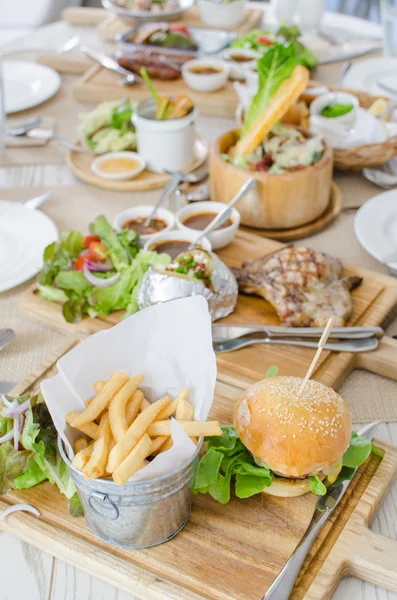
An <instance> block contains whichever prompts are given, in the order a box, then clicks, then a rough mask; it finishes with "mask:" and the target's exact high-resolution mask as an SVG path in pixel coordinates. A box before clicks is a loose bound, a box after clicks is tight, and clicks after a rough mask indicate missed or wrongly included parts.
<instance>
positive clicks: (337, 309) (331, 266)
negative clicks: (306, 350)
mask: <svg viewBox="0 0 397 600" xmlns="http://www.w3.org/2000/svg"><path fill="white" fill-rule="evenodd" d="M342 271H343V266H342V263H341V261H340V260H339V259H337V258H333V257H332V256H329V254H324V253H323V252H318V251H316V250H312V249H310V248H304V247H300V248H285V249H284V250H280V252H277V253H275V254H273V255H271V256H270V257H269V256H264V257H263V258H259V259H257V260H254V261H252V262H246V263H244V264H243V266H242V267H241V269H233V272H234V274H235V276H236V278H237V281H238V286H239V290H240V291H241V292H245V293H247V294H255V295H257V296H262V297H263V298H265V300H267V301H268V302H270V303H271V304H272V305H273V306H274V308H275V309H276V311H277V314H278V316H279V317H280V320H281V324H282V325H285V326H286V327H324V326H325V325H326V324H327V321H328V319H329V318H330V317H334V326H335V327H340V326H343V325H345V324H346V322H347V320H348V318H349V316H350V314H351V312H352V299H351V296H350V291H351V290H353V289H354V288H356V287H357V286H359V285H360V284H361V281H362V279H361V278H360V277H346V276H345V277H344V276H343V275H342Z"/></svg>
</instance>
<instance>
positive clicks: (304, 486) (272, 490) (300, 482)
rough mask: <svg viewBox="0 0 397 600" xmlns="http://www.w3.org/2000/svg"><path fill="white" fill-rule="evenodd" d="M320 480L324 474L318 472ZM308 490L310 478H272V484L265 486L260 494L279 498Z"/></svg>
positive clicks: (290, 496) (301, 493) (305, 492)
mask: <svg viewBox="0 0 397 600" xmlns="http://www.w3.org/2000/svg"><path fill="white" fill-rule="evenodd" d="M319 478H320V479H321V480H323V479H325V475H322V474H319ZM308 492H310V479H308V478H306V479H290V480H288V479H274V480H273V483H272V485H270V486H269V487H265V488H263V490H262V494H269V495H270V496H278V497H279V498H296V497H297V496H303V495H304V494H307V493H308Z"/></svg>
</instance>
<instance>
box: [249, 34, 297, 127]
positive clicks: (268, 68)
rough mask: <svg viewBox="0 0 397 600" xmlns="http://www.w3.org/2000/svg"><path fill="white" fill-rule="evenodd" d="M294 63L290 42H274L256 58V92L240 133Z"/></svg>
mask: <svg viewBox="0 0 397 600" xmlns="http://www.w3.org/2000/svg"><path fill="white" fill-rule="evenodd" d="M296 64H297V61H296V53H295V49H294V47H293V45H292V44H289V45H288V46H283V45H282V44H278V43H276V44H274V45H273V46H272V47H271V48H270V50H268V52H266V54H264V55H263V56H262V58H260V59H259V60H258V75H259V87H258V92H257V93H256V95H255V96H254V98H253V99H252V102H251V104H250V107H249V109H248V110H247V113H246V115H245V118H244V124H243V128H242V135H244V134H245V133H246V132H247V131H248V129H249V128H250V127H251V125H252V124H253V123H254V122H255V121H256V120H257V119H258V117H259V116H260V115H261V114H262V113H263V111H264V110H265V109H266V106H267V105H268V104H269V102H270V99H271V98H272V96H273V95H274V94H275V93H276V92H277V90H278V88H279V87H280V85H281V84H282V83H283V81H285V80H286V79H288V78H289V77H290V76H291V75H292V72H293V70H294V69H295V67H296Z"/></svg>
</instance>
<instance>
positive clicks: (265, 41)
mask: <svg viewBox="0 0 397 600" xmlns="http://www.w3.org/2000/svg"><path fill="white" fill-rule="evenodd" d="M256 41H257V42H259V43H260V44H263V45H264V46H273V43H274V42H273V40H271V39H270V38H268V37H266V36H265V35H260V36H258V37H257V38H256Z"/></svg>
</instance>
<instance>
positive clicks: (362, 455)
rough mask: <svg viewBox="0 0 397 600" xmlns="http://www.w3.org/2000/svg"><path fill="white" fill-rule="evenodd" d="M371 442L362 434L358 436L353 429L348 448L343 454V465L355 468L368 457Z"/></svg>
mask: <svg viewBox="0 0 397 600" xmlns="http://www.w3.org/2000/svg"><path fill="white" fill-rule="evenodd" d="M371 451H372V443H371V442H370V441H369V440H367V438H366V437H364V436H359V435H358V433H356V432H355V431H353V433H352V437H351V440H350V444H349V447H348V449H347V450H346V452H345V453H344V455H343V460H342V463H343V466H344V467H350V468H353V469H355V468H356V467H359V466H360V465H362V464H363V463H365V461H366V460H367V459H368V458H369V456H370V454H371Z"/></svg>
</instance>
